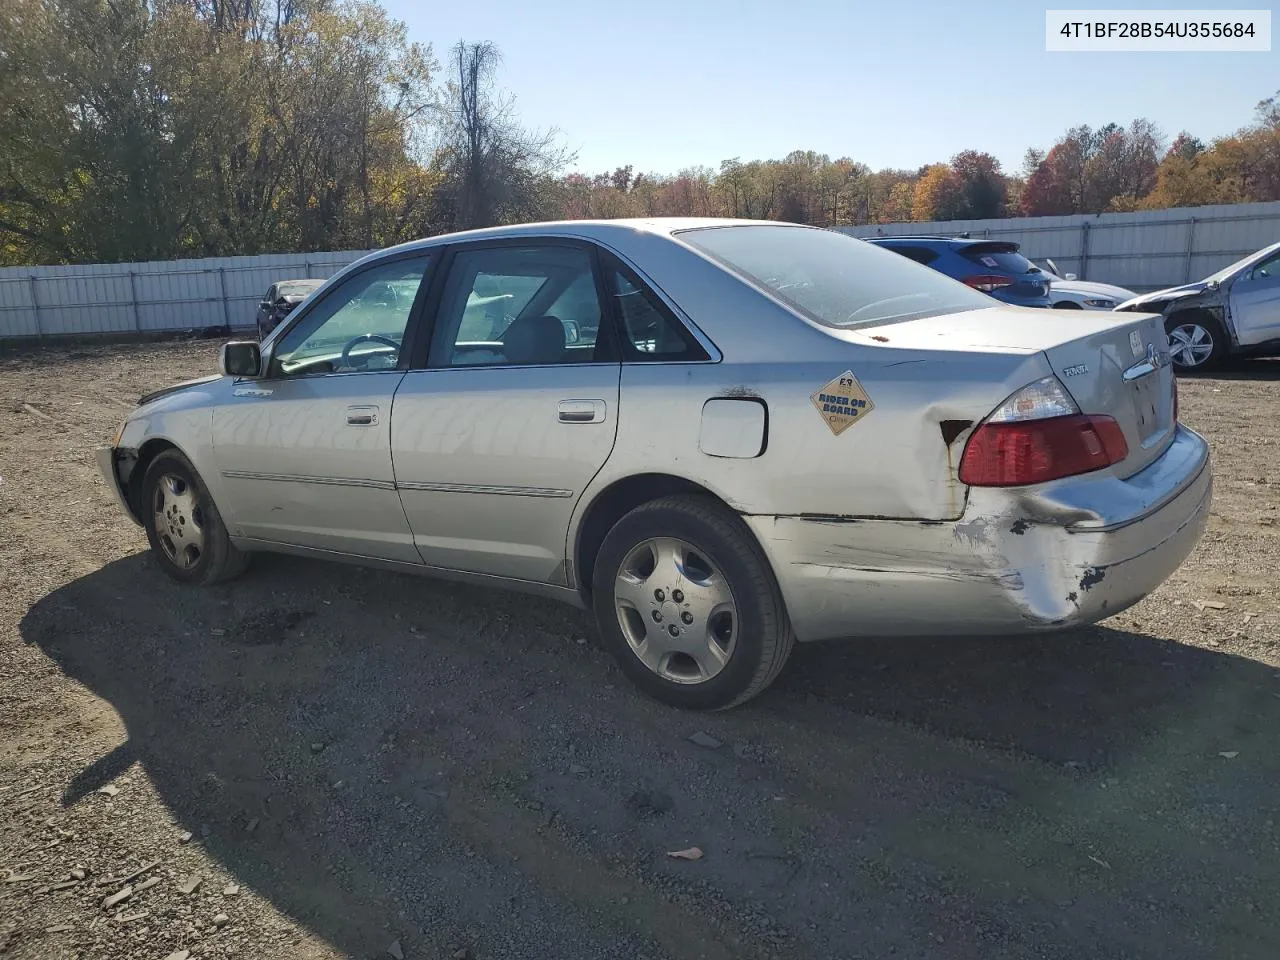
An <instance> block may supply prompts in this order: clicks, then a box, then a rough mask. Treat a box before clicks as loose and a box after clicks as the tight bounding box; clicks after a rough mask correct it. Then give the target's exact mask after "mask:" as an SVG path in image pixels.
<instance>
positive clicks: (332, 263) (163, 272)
mask: <svg viewBox="0 0 1280 960" xmlns="http://www.w3.org/2000/svg"><path fill="white" fill-rule="evenodd" d="M840 229H841V230H843V231H844V232H846V233H850V234H853V235H854V236H859V237H871V236H877V235H880V236H888V235H891V234H944V235H951V234H957V233H962V232H965V231H967V232H969V234H970V235H971V236H973V237H990V238H991V239H998V240H1012V241H1014V242H1016V243H1018V244H1020V245H1021V247H1022V252H1023V253H1025V254H1026V255H1027V256H1028V257H1030V258H1031V259H1032V260H1036V261H1043V260H1044V259H1046V258H1052V259H1053V260H1054V262H1055V263H1057V265H1058V267H1059V269H1061V270H1063V271H1065V272H1069V273H1075V274H1077V275H1079V276H1080V277H1081V279H1087V280H1101V281H1104V282H1108V283H1116V284H1119V285H1121V286H1124V287H1129V288H1130V289H1133V290H1136V291H1139V292H1145V291H1148V290H1156V289H1159V288H1161V287H1168V286H1173V285H1175V284H1179V283H1186V282H1187V281H1189V280H1195V279H1198V278H1200V277H1203V276H1206V275H1208V274H1210V273H1212V272H1214V271H1215V270H1218V269H1220V268H1222V267H1224V266H1226V265H1227V264H1229V263H1231V262H1233V261H1235V260H1238V259H1240V258H1241V257H1243V256H1246V255H1247V254H1249V253H1252V252H1253V251H1255V250H1258V249H1260V248H1261V247H1264V246H1267V245H1268V244H1270V243H1274V242H1275V241H1277V240H1280V202H1275V203H1247V204H1235V205H1230V206H1212V207H1187V208H1181V209H1175V210H1145V211H1140V212H1137V213H1104V214H1100V215H1097V216H1084V215H1074V216H1062V217H1020V218H1016V219H1010V220H952V221H947V222H944V223H894V224H879V225H877V224H868V225H862V226H856V227H841V228H840ZM366 252H367V251H356V250H346V251H334V252H326V253H290V254H264V255H262V256H256V257H211V258H206V259H191V260H173V261H156V262H148V263H125V264H91V265H85V266H71V267H5V268H0V339H9V338H25V337H37V336H59V335H66V334H111V333H129V332H144V333H147V332H160V331H166V330H190V329H200V328H203V327H215V326H224V325H225V326H229V327H232V328H240V329H244V328H248V327H251V326H252V325H253V320H254V315H255V313H256V310H257V303H258V300H259V299H260V298H261V296H262V295H263V294H264V293H265V292H266V291H267V288H268V287H269V286H270V285H271V284H272V283H275V282H276V281H278V280H290V279H296V278H303V277H309V278H315V279H325V278H327V277H330V276H332V275H333V274H334V273H336V272H337V271H338V270H340V269H341V268H342V267H345V266H346V265H347V264H349V263H351V262H352V261H354V260H357V259H359V258H360V257H362V256H364V255H365V253H366Z"/></svg>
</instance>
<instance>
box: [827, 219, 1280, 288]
mask: <svg viewBox="0 0 1280 960" xmlns="http://www.w3.org/2000/svg"><path fill="white" fill-rule="evenodd" d="M839 229H840V230H842V231H843V232H845V233H849V234H852V235H853V236H857V237H875V236H893V235H904V234H905V235H918V234H940V235H944V236H950V235H954V234H958V233H964V232H968V233H969V235H970V236H972V237H975V238H990V239H993V240H1012V241H1013V242H1015V243H1017V244H1019V245H1020V246H1021V248H1022V252H1023V253H1024V254H1026V256H1028V257H1030V258H1031V259H1032V260H1035V261H1037V262H1043V261H1044V260H1045V259H1052V260H1053V261H1054V262H1055V263H1056V264H1057V265H1058V268H1059V269H1060V270H1062V271H1064V272H1067V273H1074V274H1077V275H1078V276H1079V277H1080V279H1082V280H1098V281H1102V282H1104V283H1115V284H1119V285H1120V286H1122V287H1128V288H1130V289H1132V290H1136V291H1138V292H1139V293H1144V292H1146V291H1148V290H1159V289H1160V288H1162V287H1171V286H1175V285H1177V284H1181V283H1187V282H1188V281H1191V280H1198V279H1200V278H1201V277H1204V276H1207V275H1208V274H1210V273H1213V272H1214V271H1216V270H1219V269H1221V268H1222V267H1224V266H1226V265H1227V264H1229V263H1232V262H1234V261H1236V260H1239V259H1240V258H1241V257H1244V256H1247V255H1248V254H1250V253H1253V252H1254V251H1255V250H1259V249H1261V248H1262V247H1265V246H1267V245H1269V244H1272V243H1275V242H1276V241H1277V240H1280V202H1272V203H1241V204H1231V205H1217V206H1210V207H1182V208H1177V209H1172V210H1142V211H1138V212H1135V213H1103V214H1098V215H1096V216H1091V215H1073V216H1064V217H1018V218H1014V219H1010V220H949V221H946V222H941V223H889V224H864V225H861V226H856V227H841V228H839Z"/></svg>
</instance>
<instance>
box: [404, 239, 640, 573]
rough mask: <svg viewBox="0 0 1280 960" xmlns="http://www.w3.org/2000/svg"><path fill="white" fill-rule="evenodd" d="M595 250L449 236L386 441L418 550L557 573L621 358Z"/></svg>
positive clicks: (449, 559)
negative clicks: (425, 345)
mask: <svg viewBox="0 0 1280 960" xmlns="http://www.w3.org/2000/svg"><path fill="white" fill-rule="evenodd" d="M596 259H597V257H596V254H595V252H594V251H593V250H592V248H591V247H590V246H589V245H586V244H583V243H577V242H572V241H564V240H558V239H556V240H552V239H531V240H521V241H519V242H505V243H484V242H476V243H473V244H464V245H459V246H457V247H455V248H453V251H452V252H451V254H450V257H449V264H448V266H447V270H448V273H447V276H446V277H445V279H444V282H443V285H442V287H441V292H440V294H439V305H438V308H437V309H436V312H435V330H434V333H433V335H432V339H431V346H430V351H429V355H428V356H427V358H426V362H425V364H423V365H421V367H420V368H419V369H412V370H410V371H409V372H408V373H407V374H406V375H405V378H404V382H403V383H402V384H401V385H400V388H399V390H398V392H397V393H396V398H395V407H394V410H393V414H392V419H391V451H392V456H393V457H394V461H395V476H396V483H397V485H398V487H399V489H400V498H401V502H402V503H403V504H404V511H405V514H406V516H407V517H408V521H409V525H410V527H411V529H412V532H413V540H414V543H415V544H416V546H417V549H418V553H419V554H420V556H421V558H422V560H423V562H425V563H427V564H429V565H431V566H436V567H444V568H447V569H453V570H464V571H469V572H475V573H485V574H491V575H496V576H501V577H508V578H512V579H518V580H529V581H535V582H541V583H555V584H564V583H566V582H567V572H566V569H565V540H566V534H567V531H568V526H569V519H570V517H571V515H572V512H573V509H574V506H575V504H576V503H577V501H578V498H579V497H580V496H581V495H582V492H583V490H584V489H585V488H586V487H587V485H588V484H589V483H590V482H591V480H592V478H593V477H594V476H595V475H596V473H597V472H598V471H599V470H600V468H601V467H602V466H604V463H605V461H606V460H607V459H608V457H609V454H610V452H611V451H612V449H613V443H614V437H615V435H616V432H617V423H618V383H619V377H620V373H621V365H620V363H619V361H618V352H617V347H616V345H615V343H614V342H613V333H612V328H611V327H610V326H609V325H607V324H602V323H601V318H602V316H603V315H604V312H603V311H602V304H603V303H604V302H605V298H604V296H603V293H602V287H601V285H600V282H599V271H598V268H597V266H596Z"/></svg>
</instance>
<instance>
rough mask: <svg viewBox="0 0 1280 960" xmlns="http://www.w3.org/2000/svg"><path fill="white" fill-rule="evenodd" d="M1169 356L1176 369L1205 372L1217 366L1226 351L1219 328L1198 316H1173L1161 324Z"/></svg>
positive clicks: (1224, 341) (1224, 339)
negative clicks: (1167, 336)
mask: <svg viewBox="0 0 1280 960" xmlns="http://www.w3.org/2000/svg"><path fill="white" fill-rule="evenodd" d="M1164 329H1165V332H1166V333H1168V335H1169V353H1170V355H1171V356H1172V357H1173V366H1174V368H1175V369H1177V370H1184V371H1188V370H1206V369H1208V368H1210V367H1212V366H1214V365H1216V364H1217V363H1219V362H1220V361H1221V360H1222V358H1223V356H1224V355H1225V354H1226V352H1227V343H1226V336H1225V335H1224V334H1223V332H1222V327H1220V326H1219V325H1218V322H1217V321H1216V320H1214V319H1212V318H1211V317H1206V316H1204V315H1202V314H1181V315H1179V314H1175V315H1174V316H1172V317H1170V318H1169V319H1168V320H1166V321H1165V325H1164Z"/></svg>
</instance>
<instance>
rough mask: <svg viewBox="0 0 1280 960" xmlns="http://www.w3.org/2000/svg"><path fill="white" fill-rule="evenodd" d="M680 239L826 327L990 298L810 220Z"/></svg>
mask: <svg viewBox="0 0 1280 960" xmlns="http://www.w3.org/2000/svg"><path fill="white" fill-rule="evenodd" d="M679 236H680V239H681V240H683V241H684V242H685V243H688V244H689V245H690V246H693V247H695V248H697V249H698V250H701V251H703V252H704V253H706V254H708V255H710V256H711V257H713V258H714V259H716V260H718V261H719V262H720V263H722V264H723V265H724V266H726V267H728V268H729V269H730V270H732V271H734V272H735V273H737V274H739V275H740V276H742V277H743V278H745V279H746V280H749V281H750V282H751V283H753V284H755V285H756V286H758V287H761V288H762V289H764V290H765V291H766V292H768V293H769V294H770V295H771V296H773V297H774V298H776V299H778V300H780V301H782V302H783V303H785V304H787V305H788V306H790V307H791V308H792V309H795V310H798V311H799V312H800V313H802V314H804V315H805V316H807V317H809V318H810V319H812V320H816V321H817V322H818V323H821V324H824V325H826V326H829V327H861V326H866V325H868V324H874V323H883V322H885V321H887V320H903V319H908V318H911V317H924V316H932V315H934V314H939V313H954V312H956V311H958V310H980V309H983V308H984V307H989V306H991V299H990V298H989V297H988V296H987V295H986V294H984V293H979V292H978V291H977V290H974V289H972V288H970V287H966V286H965V285H964V284H962V283H960V282H959V281H956V280H952V279H951V278H950V277H947V276H945V275H943V274H941V273H938V272H937V271H936V270H931V269H930V268H928V267H923V266H921V265H920V264H918V263H913V262H912V261H911V260H908V259H907V258H906V257H902V256H899V255H898V254H896V253H892V252H891V251H889V250H885V249H883V248H881V247H877V246H876V245H875V244H871V243H867V242H866V241H863V240H859V239H857V238H855V237H851V236H848V235H847V234H843V233H836V232H835V231H832V230H816V229H813V228H811V227H787V226H772V225H767V226H757V225H752V226H741V227H698V228H694V229H692V230H684V231H681V232H680V234H679Z"/></svg>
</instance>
